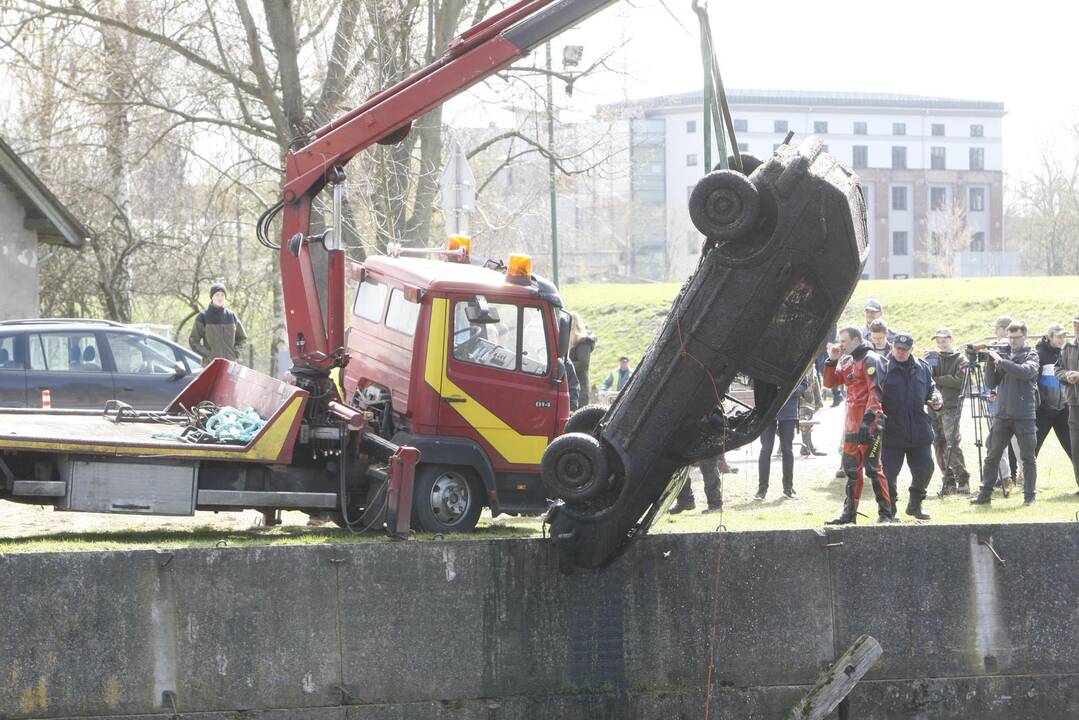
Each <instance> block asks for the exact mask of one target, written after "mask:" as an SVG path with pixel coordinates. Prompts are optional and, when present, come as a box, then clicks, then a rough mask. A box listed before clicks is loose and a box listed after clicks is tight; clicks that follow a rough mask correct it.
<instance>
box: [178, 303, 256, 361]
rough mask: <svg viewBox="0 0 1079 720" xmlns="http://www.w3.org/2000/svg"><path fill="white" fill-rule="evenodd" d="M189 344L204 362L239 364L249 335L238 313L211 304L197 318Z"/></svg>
mask: <svg viewBox="0 0 1079 720" xmlns="http://www.w3.org/2000/svg"><path fill="white" fill-rule="evenodd" d="M188 343H189V344H190V345H191V349H192V350H194V351H195V352H197V353H198V354H199V355H201V356H202V360H203V362H206V363H208V362H210V361H211V360H213V359H215V358H225V359H226V360H232V361H233V362H239V360H240V351H241V350H243V348H244V345H245V344H246V343H247V333H245V332H244V326H243V324H242V323H241V322H240V318H238V317H236V313H234V312H232V311H231V310H229V309H228V308H222V307H218V306H216V305H213V304H211V305H210V306H209V307H208V308H206V309H205V310H203V311H202V312H200V313H199V314H198V317H196V318H195V325H194V327H192V328H191V337H189V338H188Z"/></svg>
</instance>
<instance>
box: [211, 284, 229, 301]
mask: <svg viewBox="0 0 1079 720" xmlns="http://www.w3.org/2000/svg"><path fill="white" fill-rule="evenodd" d="M219 292H223V293H225V297H228V294H229V291H228V290H227V289H226V288H225V286H224V285H223V284H221V283H214V284H213V285H211V286H210V299H211V300H213V299H214V295H216V294H218V293H219Z"/></svg>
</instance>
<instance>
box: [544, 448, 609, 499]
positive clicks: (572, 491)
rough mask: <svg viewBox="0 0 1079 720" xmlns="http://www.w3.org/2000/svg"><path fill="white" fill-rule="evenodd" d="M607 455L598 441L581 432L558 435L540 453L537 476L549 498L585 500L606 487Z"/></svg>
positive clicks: (597, 494)
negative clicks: (541, 454)
mask: <svg viewBox="0 0 1079 720" xmlns="http://www.w3.org/2000/svg"><path fill="white" fill-rule="evenodd" d="M609 474H610V473H609V472H608V470H607V456H606V455H605V454H604V453H603V447H602V446H601V445H600V442H599V440H597V439H596V438H594V437H592V436H591V435H586V434H584V433H577V432H575V433H569V434H567V435H559V436H558V437H556V438H555V439H554V442H552V443H551V444H550V445H548V446H547V449H546V450H545V451H544V453H543V460H542V462H541V464H540V475H541V477H542V478H543V485H544V487H545V488H546V489H547V492H548V494H549V495H550V496H551V497H554V498H558V499H561V500H565V501H566V502H585V501H587V500H591V499H593V498H595V497H597V496H599V495H600V494H601V493H602V492H603V491H604V489H605V488H606V487H607V477H608V475H609Z"/></svg>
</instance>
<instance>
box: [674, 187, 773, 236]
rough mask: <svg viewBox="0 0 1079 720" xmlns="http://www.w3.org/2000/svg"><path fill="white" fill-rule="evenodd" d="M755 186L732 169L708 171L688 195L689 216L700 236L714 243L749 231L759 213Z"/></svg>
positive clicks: (759, 201) (758, 198)
mask: <svg viewBox="0 0 1079 720" xmlns="http://www.w3.org/2000/svg"><path fill="white" fill-rule="evenodd" d="M760 205H761V200H760V195H759V194H758V193H757V188H756V186H754V185H753V183H752V182H750V181H749V178H747V177H746V176H745V175H743V174H741V173H740V172H737V171H736V170H716V171H715V172H711V173H708V174H707V175H705V176H704V177H703V178H701V179H700V181H699V182H698V183H697V185H696V186H695V187H694V188H693V192H692V193H690V196H689V217H690V219H691V220H692V221H693V225H694V226H695V227H696V228H697V230H699V231H700V232H701V234H702V235H704V236H705V237H707V238H709V239H710V240H714V241H717V242H728V241H731V240H739V239H741V238H743V237H745V236H746V235H747V234H749V232H750V230H752V228H753V227H754V226H755V225H756V224H757V220H758V217H759V214H760Z"/></svg>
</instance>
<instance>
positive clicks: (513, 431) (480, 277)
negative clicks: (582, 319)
mask: <svg viewBox="0 0 1079 720" xmlns="http://www.w3.org/2000/svg"><path fill="white" fill-rule="evenodd" d="M463 240H464V239H459V238H454V239H452V240H451V245H452V246H455V249H453V250H451V251H450V253H445V254H444V255H445V259H428V258H422V257H382V256H380V257H372V258H368V259H367V260H365V261H364V262H363V264H355V265H353V266H352V268H351V276H352V278H353V279H354V280H357V281H358V285H357V289H356V294H355V299H354V302H353V304H352V321H351V327H350V329H349V331H348V352H349V355H350V357H351V361H350V362H349V364H348V365H347V366H346V367H345V373H344V387H345V395H346V398H347V399H348V401H349V403H350V405H352V406H353V407H355V408H357V409H359V410H362V411H364V412H366V413H368V415H369V417H370V418H371V424H372V425H373V426H374V428H375V429H376V430H377V432H378V434H379V435H380V436H382V437H384V438H386V439H387V440H392V442H394V443H395V444H398V445H408V446H410V447H414V448H417V449H418V450H419V451H420V453H421V455H422V458H423V459H422V461H421V462H420V464H419V465H418V466H417V468H416V483H415V488H414V494H413V521H414V524H415V525H416V527H417V529H420V530H425V531H428V532H452V531H464V530H470V529H472V528H473V527H474V526H475V524H476V520H477V518H478V517H479V514H480V511H481V510H482V508H483V506H485V505H486V506H488V507H490V509H491V512H492V514H494V515H498V514H500V513H509V514H514V515H518V514H523V515H532V514H539V513H542V512H544V511H545V510H546V509H547V506H548V501H547V497H546V492H545V490H544V487H543V483H542V480H541V478H540V467H539V463H540V460H541V459H542V457H543V452H544V450H546V448H547V445H548V444H549V443H550V441H551V440H553V439H554V438H555V437H556V436H557V435H559V434H560V433H561V432H562V428H563V427H564V426H565V423H566V419H567V417H568V416H569V412H570V406H569V393H568V391H567V382H566V380H565V373H566V371H565V365H564V363H565V360H564V358H565V356H566V351H567V348H566V347H565V344H566V343H567V342H568V334H569V326H568V323H569V320H568V317H567V316H566V314H565V313H564V312H562V299H561V296H560V295H559V293H558V290H557V288H555V287H554V285H553V284H551V283H550V282H548V281H547V280H545V279H543V278H542V277H539V276H536V275H533V274H532V272H531V260H530V258H528V257H526V256H518V255H513V256H511V257H510V262H509V266H508V267H507V266H504V265H502V264H501V263H496V262H491V261H487V262H485V263H484V262H480V261H471V262H470V258H469V257H468V254H467V249H468V243H467V241H464V242H462V241H463ZM457 246H459V248H460V249H456V247H457ZM447 260H448V262H447Z"/></svg>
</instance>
